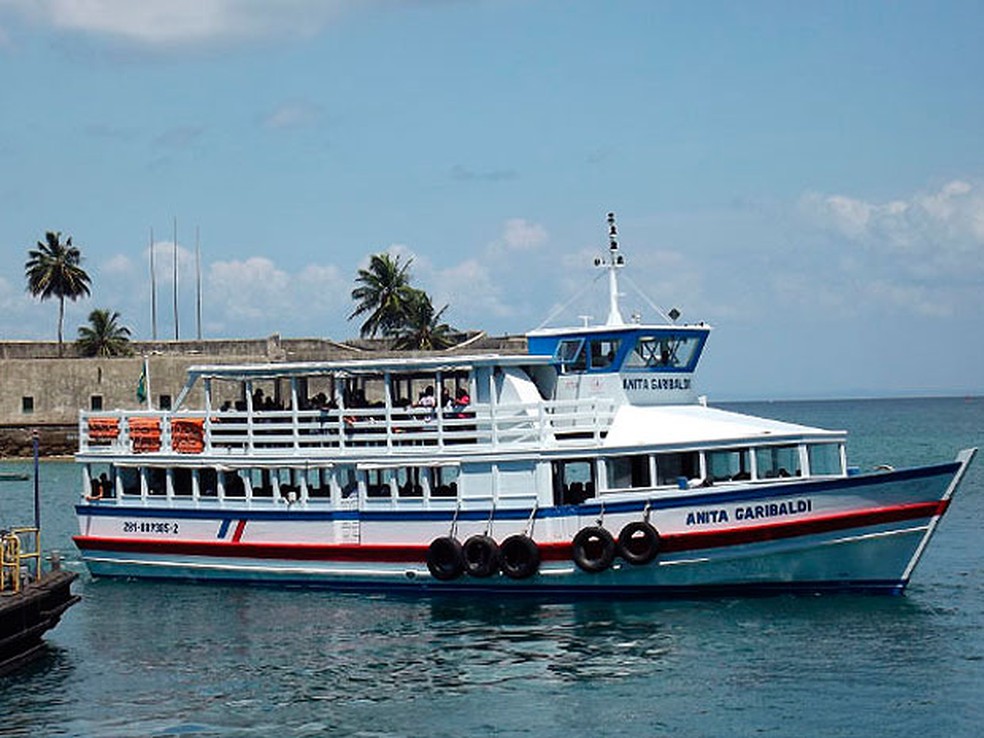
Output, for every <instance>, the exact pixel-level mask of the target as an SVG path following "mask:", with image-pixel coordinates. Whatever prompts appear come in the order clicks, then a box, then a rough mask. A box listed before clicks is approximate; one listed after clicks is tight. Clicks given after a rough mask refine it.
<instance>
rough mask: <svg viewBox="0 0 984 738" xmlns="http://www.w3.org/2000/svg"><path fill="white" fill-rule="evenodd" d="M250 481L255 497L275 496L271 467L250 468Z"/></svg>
mask: <svg viewBox="0 0 984 738" xmlns="http://www.w3.org/2000/svg"><path fill="white" fill-rule="evenodd" d="M249 483H250V487H251V488H252V490H253V497H273V482H272V481H270V470H269V469H250V470H249Z"/></svg>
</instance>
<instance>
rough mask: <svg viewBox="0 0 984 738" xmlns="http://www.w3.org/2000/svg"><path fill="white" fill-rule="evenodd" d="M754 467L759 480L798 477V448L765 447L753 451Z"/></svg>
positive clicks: (800, 470)
mask: <svg viewBox="0 0 984 738" xmlns="http://www.w3.org/2000/svg"><path fill="white" fill-rule="evenodd" d="M755 466H756V470H757V472H758V478H759V479H775V478H782V477H798V476H800V475H801V474H802V473H803V470H802V469H801V468H800V455H799V446H765V447H762V448H757V449H755Z"/></svg>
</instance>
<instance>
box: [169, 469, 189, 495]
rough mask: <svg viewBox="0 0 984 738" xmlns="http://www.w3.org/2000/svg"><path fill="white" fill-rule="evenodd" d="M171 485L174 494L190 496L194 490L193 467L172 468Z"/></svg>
mask: <svg viewBox="0 0 984 738" xmlns="http://www.w3.org/2000/svg"><path fill="white" fill-rule="evenodd" d="M171 485H172V488H173V489H174V494H176V495H180V496H182V497H190V496H191V492H192V482H191V469H183V468H177V467H176V468H174V469H172V470H171Z"/></svg>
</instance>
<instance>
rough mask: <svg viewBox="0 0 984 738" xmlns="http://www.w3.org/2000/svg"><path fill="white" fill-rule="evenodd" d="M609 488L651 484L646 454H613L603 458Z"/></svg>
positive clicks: (617, 488) (616, 488)
mask: <svg viewBox="0 0 984 738" xmlns="http://www.w3.org/2000/svg"><path fill="white" fill-rule="evenodd" d="M605 476H606V482H607V487H608V489H609V490H619V489H627V488H630V487H648V486H649V485H650V484H651V478H650V475H649V457H648V456H613V457H612V458H610V459H605Z"/></svg>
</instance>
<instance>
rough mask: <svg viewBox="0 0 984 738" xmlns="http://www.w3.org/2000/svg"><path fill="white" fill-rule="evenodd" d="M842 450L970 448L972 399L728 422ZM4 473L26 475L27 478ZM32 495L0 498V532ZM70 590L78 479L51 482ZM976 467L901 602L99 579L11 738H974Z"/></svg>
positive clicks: (58, 474) (842, 406)
mask: <svg viewBox="0 0 984 738" xmlns="http://www.w3.org/2000/svg"><path fill="white" fill-rule="evenodd" d="M726 407H728V408H730V409H736V410H740V411H743V412H752V413H756V414H760V415H765V416H768V417H774V418H780V419H784V420H790V421H795V422H802V423H806V424H810V425H819V426H822V427H827V428H832V429H846V430H848V431H850V432H851V436H850V445H849V460H850V463H851V464H852V465H857V466H860V467H862V468H871V467H873V466H875V465H877V464H882V463H887V464H892V465H895V466H897V467H902V466H906V465H910V464H923V463H931V462H937V461H944V460H949V459H952V458H953V457H954V455H955V454H956V452H957V451H958V450H959V449H961V448H965V447H968V446H984V399H982V398H966V399H964V398H952V399H931V400H916V399H912V400H866V401H843V402H842V401H836V402H833V401H832V402H803V403H797V402H783V403H743V404H734V405H729V406H726ZM0 471H20V472H24V471H30V465H29V464H24V463H7V464H0ZM32 486H33V485H32V483H31V482H0V523H2V524H5V525H11V524H13V523H16V522H23V521H25V520H29V519H30V517H31V515H32V513H31V497H32ZM41 486H42V499H43V508H42V516H43V520H42V522H43V525H44V531H45V534H44V545H45V548H47V549H51V548H57V549H59V550H60V551H61V552H62V553H63V556H64V558H65V559H66V560H67V561H66V565H67V566H69V567H71V568H73V569H78V570H79V571H82V570H83V568H82V567H81V565H80V563H79V557H78V553H77V551H75V549H74V548H73V546H72V543H71V535H72V532H73V530H74V526H75V521H74V515H73V509H72V505H73V503H74V501H75V498H76V494H77V491H78V489H79V487H80V475H79V471H78V469H76V468H75V467H74V466H73V465H72V464H70V463H58V462H46V463H43V464H42V466H41ZM982 524H984V462H982V460H981V459H978V460H977V462H976V463H975V465H974V466H973V467H972V468H971V469H970V471H969V473H968V475H967V478H966V479H965V481H964V484H963V486H962V488H961V490H960V492H959V493H958V495H957V497H956V498H955V500H954V503H953V504H952V506H951V507H950V510H949V512H948V514H947V516H946V518H945V519H944V520H943V522H942V523H941V525H940V528H939V529H938V531H937V535H936V537H935V538H934V540H933V541H932V544H931V545H930V547H929V550H928V551H927V553H926V555H925V556H924V558H923V560H922V562H921V563H920V566H919V567H918V568H917V569H916V572H915V576H914V578H913V580H912V583H911V584H910V586H909V589H908V590H907V593H906V595H905V596H902V597H887V596H860V595H824V596H775V597H764V598H727V599H722V598H716V599H704V600H675V601H668V602H659V601H639V600H634V601H625V602H618V601H605V600H599V599H592V600H587V601H583V602H571V601H560V602H558V601H550V600H544V599H527V598H506V597H503V596H501V595H483V596H476V597H467V598H464V597H410V596H392V595H390V596H388V595H379V596H367V595H349V594H334V593H330V592H323V591H306V590H300V589H297V590H293V589H277V588H249V587H241V586H212V585H195V584H181V583H175V584H166V583H148V582H137V581H111V580H99V581H93V580H92V579H91V578H89V577H88V576H87V575H83V577H82V578H81V580H80V581H79V582H78V583H77V584H76V585H75V589H76V591H77V592H78V593H80V594H81V595H82V596H83V600H82V602H81V603H80V604H78V605H76V606H75V607H74V608H72V609H71V610H70V611H69V612H68V613H67V614H66V615H65V617H64V619H63V621H62V623H61V624H60V625H59V626H58V627H57V628H56V629H55V630H54V631H52V632H51V633H49V635H48V637H47V643H48V646H47V649H46V653H45V655H44V656H43V658H41V659H40V660H39V661H37V662H36V663H34V664H33V665H31V666H29V667H28V668H26V669H24V670H22V671H20V672H18V673H16V674H14V675H11V676H8V677H3V678H0V735H2V736H195V737H199V736H202V737H204V736H263V737H264V738H266V737H268V736H322V735H339V736H372V737H377V736H379V737H382V736H525V735H528V736H565V737H567V738H569V737H570V736H599V735H603V736H623V735H624V736H633V737H636V736H653V735H672V736H681V737H686V736H763V735H764V736H790V735H795V736H880V735H890V736H919V737H920V738H926V737H927V736H979V735H981V734H982V732H984V727H982V726H984V537H982V535H981V530H982Z"/></svg>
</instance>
